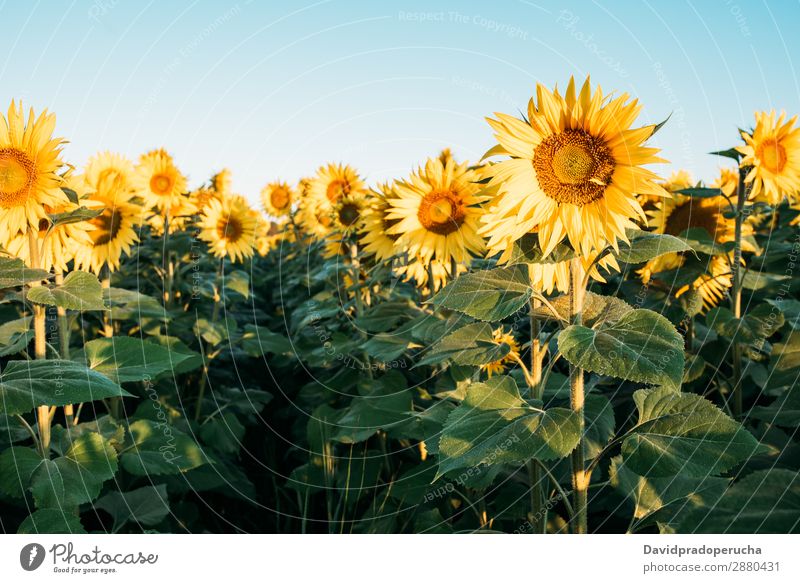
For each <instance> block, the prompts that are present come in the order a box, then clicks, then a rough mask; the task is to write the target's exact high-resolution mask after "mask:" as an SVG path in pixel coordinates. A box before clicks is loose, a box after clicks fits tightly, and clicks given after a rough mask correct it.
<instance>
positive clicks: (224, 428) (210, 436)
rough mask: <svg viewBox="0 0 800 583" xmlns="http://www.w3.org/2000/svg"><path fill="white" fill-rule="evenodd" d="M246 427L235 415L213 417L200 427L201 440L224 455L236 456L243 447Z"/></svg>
mask: <svg viewBox="0 0 800 583" xmlns="http://www.w3.org/2000/svg"><path fill="white" fill-rule="evenodd" d="M244 433H245V427H244V425H242V423H241V421H239V418H238V417H236V415H234V414H233V413H223V414H222V415H219V416H217V417H212V418H211V419H209V420H208V421H206V422H205V423H203V425H202V426H201V427H200V438H201V439H202V440H203V443H206V444H208V445H209V446H210V447H213V448H214V449H216V450H217V451H220V452H222V453H231V454H234V453H236V452H238V451H239V449H241V447H242V439H244Z"/></svg>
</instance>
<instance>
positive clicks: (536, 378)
mask: <svg viewBox="0 0 800 583" xmlns="http://www.w3.org/2000/svg"><path fill="white" fill-rule="evenodd" d="M531 271H532V270H531ZM540 305H541V302H540V301H539V300H538V299H536V298H534V297H531V300H530V314H529V316H528V317H529V321H530V339H531V348H530V376H529V377H526V379H527V380H528V386H529V388H530V394H531V398H533V399H536V400H541V398H542V393H543V392H544V387H543V385H542V359H543V358H544V351H543V350H542V348H541V345H540V340H539V331H540V325H539V319H538V318H537V317H536V309H537V308H538V307H539V306H540ZM528 478H529V479H530V484H529V485H530V504H531V516H530V518H529V520H530V523H531V531H532V532H534V533H537V534H540V533H541V534H544V533H545V532H546V530H547V516H546V512H545V511H544V489H543V482H544V480H543V476H542V469H541V467H540V465H539V464H538V463H536V461H535V460H533V459H531V460H528Z"/></svg>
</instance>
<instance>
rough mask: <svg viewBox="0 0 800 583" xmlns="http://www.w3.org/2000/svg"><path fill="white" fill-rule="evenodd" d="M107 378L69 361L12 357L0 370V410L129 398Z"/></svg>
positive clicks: (26, 410)
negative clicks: (3, 368)
mask: <svg viewBox="0 0 800 583" xmlns="http://www.w3.org/2000/svg"><path fill="white" fill-rule="evenodd" d="M131 396H132V395H131V394H130V393H128V392H127V391H125V390H124V389H123V388H122V387H120V386H119V385H118V384H116V383H114V382H112V381H111V380H110V379H108V377H106V376H104V375H102V374H100V373H99V372H96V371H93V370H91V369H89V368H87V367H86V366H84V365H82V364H80V363H77V362H73V361H71V360H12V361H11V362H9V363H8V364H7V365H6V368H5V370H3V371H2V372H1V373H0V412H4V413H6V414H8V415H13V414H15V413H26V412H28V411H31V410H32V409H35V408H36V407H38V406H40V405H69V404H71V403H82V402H86V401H96V400H99V399H105V398H108V397H131Z"/></svg>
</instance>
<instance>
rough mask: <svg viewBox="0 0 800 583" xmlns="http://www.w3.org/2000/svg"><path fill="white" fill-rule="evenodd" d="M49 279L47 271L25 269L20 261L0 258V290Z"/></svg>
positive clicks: (49, 275)
mask: <svg viewBox="0 0 800 583" xmlns="http://www.w3.org/2000/svg"><path fill="white" fill-rule="evenodd" d="M50 277H52V276H51V274H50V272H49V271H45V270H43V269H30V268H29V267H26V266H25V263H24V262H23V261H22V259H11V258H9V257H0V289H7V288H12V287H20V286H23V285H25V284H26V283H31V282H35V281H42V280H45V279H49V278H50Z"/></svg>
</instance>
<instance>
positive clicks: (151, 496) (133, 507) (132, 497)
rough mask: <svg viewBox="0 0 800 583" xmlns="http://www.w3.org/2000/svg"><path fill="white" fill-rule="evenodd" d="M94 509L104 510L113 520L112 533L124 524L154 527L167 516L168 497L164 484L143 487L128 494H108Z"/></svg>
mask: <svg viewBox="0 0 800 583" xmlns="http://www.w3.org/2000/svg"><path fill="white" fill-rule="evenodd" d="M94 507H95V508H98V509H100V510H105V511H106V512H108V513H109V514H110V515H111V517H112V518H113V519H114V528H113V530H114V532H117V531H119V529H120V528H122V527H123V526H124V525H125V524H126V523H128V522H136V523H138V524H139V525H140V526H155V525H157V524H158V523H159V522H161V521H162V520H164V518H166V517H167V515H168V514H169V496H168V495H167V487H166V485H164V484H159V485H158V486H144V487H142V488H137V489H136V490H130V491H128V492H117V491H114V492H109V493H108V494H106V495H105V496H103V497H102V498H100V499H99V500H97V502H95V503H94Z"/></svg>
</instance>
